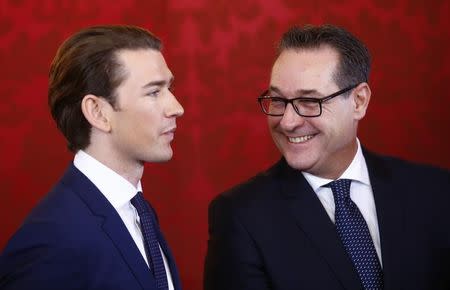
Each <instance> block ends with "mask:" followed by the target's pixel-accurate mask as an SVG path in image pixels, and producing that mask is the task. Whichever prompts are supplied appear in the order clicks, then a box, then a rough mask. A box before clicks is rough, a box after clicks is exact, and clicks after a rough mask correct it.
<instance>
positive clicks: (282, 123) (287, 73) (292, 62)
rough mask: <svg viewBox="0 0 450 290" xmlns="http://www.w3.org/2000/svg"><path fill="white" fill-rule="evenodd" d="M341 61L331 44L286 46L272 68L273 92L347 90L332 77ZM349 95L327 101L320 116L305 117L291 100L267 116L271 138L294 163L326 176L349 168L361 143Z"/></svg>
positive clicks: (315, 95)
mask: <svg viewBox="0 0 450 290" xmlns="http://www.w3.org/2000/svg"><path fill="white" fill-rule="evenodd" d="M338 60H339V56H338V54H337V52H336V51H335V50H334V49H331V48H330V47H327V46H324V47H320V48H317V49H303V50H290V49H289V50H285V51H284V52H282V53H281V55H280V56H279V57H278V59H277V60H276V62H275V64H274V66H273V68H272V75H271V83H270V87H271V90H270V94H271V95H272V96H278V97H284V98H295V97H311V98H323V97H326V96H328V95H330V94H332V93H335V92H337V91H339V90H340V89H343V88H339V87H338V86H337V85H336V83H335V81H334V79H333V73H334V72H335V69H336V67H337V65H338ZM349 94H350V95H349V96H348V97H345V96H338V97H336V98H333V99H331V100H330V101H327V102H325V103H323V104H322V115H321V116H320V117H313V118H307V117H301V116H299V115H298V114H297V113H296V112H295V111H294V109H293V108H292V105H290V104H289V105H287V107H286V111H285V113H284V115H283V116H281V117H272V116H268V124H269V128H270V131H271V134H272V138H273V140H274V142H275V144H276V145H277V147H278V149H279V150H280V151H281V153H282V154H283V156H284V157H285V159H286V161H287V162H288V164H289V165H290V166H291V167H293V168H295V169H298V170H301V171H305V172H309V173H311V174H314V175H317V176H321V177H328V178H337V177H338V176H339V175H340V174H341V173H342V171H343V170H345V168H347V166H348V165H349V164H350V162H351V161H352V159H353V157H354V154H355V152H356V148H357V143H356V129H357V118H355V115H354V110H355V105H354V102H353V99H354V98H353V95H354V92H353V91H350V92H349ZM336 175H337V176H336Z"/></svg>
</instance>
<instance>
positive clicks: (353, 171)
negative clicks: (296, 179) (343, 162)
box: [302, 139, 370, 192]
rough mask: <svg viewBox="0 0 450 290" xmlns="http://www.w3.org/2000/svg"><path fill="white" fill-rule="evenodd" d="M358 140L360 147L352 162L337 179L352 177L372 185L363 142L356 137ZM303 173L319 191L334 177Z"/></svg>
mask: <svg viewBox="0 0 450 290" xmlns="http://www.w3.org/2000/svg"><path fill="white" fill-rule="evenodd" d="M356 142H357V144H358V149H357V150H356V154H355V157H353V160H352V162H351V163H350V165H349V166H348V167H347V169H346V170H345V171H344V173H342V175H341V176H340V177H339V178H337V179H351V180H352V181H357V182H361V183H363V184H365V185H368V186H370V179H369V172H368V170H367V164H366V159H365V158H364V155H363V154H362V149H361V144H360V142H359V140H358V139H356ZM302 174H303V176H304V177H305V179H306V181H308V183H309V184H310V185H311V187H312V189H313V190H314V191H315V192H317V190H318V189H319V188H320V187H322V186H324V185H326V184H328V183H330V182H332V181H333V180H332V179H327V178H322V177H318V176H315V175H312V174H310V173H307V172H303V171H302Z"/></svg>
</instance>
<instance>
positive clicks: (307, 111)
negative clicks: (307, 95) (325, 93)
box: [294, 100, 320, 117]
mask: <svg viewBox="0 0 450 290" xmlns="http://www.w3.org/2000/svg"><path fill="white" fill-rule="evenodd" d="M294 106H295V107H296V108H297V111H298V112H299V113H300V115H302V116H305V117H315V116H318V115H320V104H319V102H315V101H312V100H295V101H294Z"/></svg>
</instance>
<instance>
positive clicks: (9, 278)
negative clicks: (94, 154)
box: [0, 165, 181, 290]
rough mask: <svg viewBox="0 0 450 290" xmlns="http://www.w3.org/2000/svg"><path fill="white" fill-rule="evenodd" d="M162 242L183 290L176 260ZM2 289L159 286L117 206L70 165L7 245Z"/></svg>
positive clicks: (0, 269) (0, 268)
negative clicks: (116, 208) (116, 209)
mask: <svg viewBox="0 0 450 290" xmlns="http://www.w3.org/2000/svg"><path fill="white" fill-rule="evenodd" d="M159 241H160V245H161V247H162V249H163V251H164V254H165V255H166V257H167V259H168V263H169V267H170V271H171V274H172V278H173V283H174V287H175V289H177V290H178V289H181V286H180V280H179V277H178V272H177V268H176V266H175V263H174V259H173V256H172V254H171V253H170V250H169V248H168V246H167V243H166V242H165V240H164V238H163V237H162V236H160V237H159ZM0 289H55V290H56V289H57V290H62V289H64V290H66V289H102V290H107V289H114V290H119V289H123V290H132V289H148V290H151V289H155V290H156V283H155V281H154V279H153V276H152V274H151V272H150V270H149V268H148V266H147V264H146V263H145V261H144V259H143V257H142V255H141V253H140V252H139V250H138V248H137V246H136V244H135V242H134V240H133V239H132V237H131V235H130V234H129V232H128V230H127V228H126V227H125V225H124V223H123V222H122V220H121V218H120V216H119V215H118V213H117V212H116V211H115V209H114V208H113V206H112V205H111V204H110V203H109V202H108V201H107V199H106V198H105V197H104V196H103V194H102V193H101V192H100V191H99V190H98V189H97V188H96V187H95V186H94V184H92V183H91V182H90V181H89V179H87V178H86V176H84V175H83V174H82V173H81V172H80V171H79V170H78V169H77V168H75V166H73V165H71V166H70V167H69V168H68V170H67V171H66V173H65V174H64V176H63V177H62V179H61V180H60V182H59V183H58V184H57V185H56V186H55V187H54V188H53V190H52V191H51V192H50V193H49V194H48V195H47V196H46V197H45V198H44V199H43V200H42V201H41V202H40V204H39V205H38V206H37V207H36V208H35V209H34V210H33V211H32V213H31V214H30V215H29V216H28V218H27V219H26V220H25V222H24V224H23V225H22V226H21V228H20V229H19V230H18V231H17V232H16V233H15V235H14V236H13V237H12V238H11V240H10V241H9V243H8V244H7V246H6V248H5V250H4V252H3V253H2V255H1V257H0Z"/></svg>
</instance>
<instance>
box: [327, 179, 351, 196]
mask: <svg viewBox="0 0 450 290" xmlns="http://www.w3.org/2000/svg"><path fill="white" fill-rule="evenodd" d="M351 183H352V181H351V179H338V180H335V181H332V182H330V183H329V184H328V185H329V186H330V187H331V191H332V192H333V195H334V198H335V199H336V198H349V197H350V184H351Z"/></svg>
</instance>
